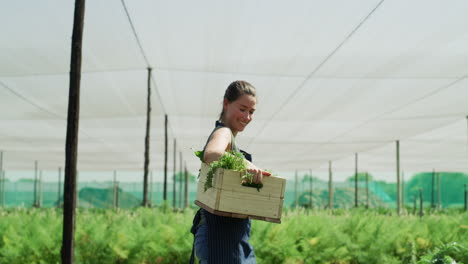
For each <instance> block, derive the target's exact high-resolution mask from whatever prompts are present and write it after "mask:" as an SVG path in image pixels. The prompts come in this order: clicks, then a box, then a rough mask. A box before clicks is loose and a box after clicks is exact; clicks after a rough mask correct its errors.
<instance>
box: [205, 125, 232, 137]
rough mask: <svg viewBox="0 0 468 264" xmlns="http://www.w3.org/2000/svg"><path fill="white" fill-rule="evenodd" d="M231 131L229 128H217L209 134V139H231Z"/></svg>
mask: <svg viewBox="0 0 468 264" xmlns="http://www.w3.org/2000/svg"><path fill="white" fill-rule="evenodd" d="M231 135H232V131H231V129H230V128H229V127H218V128H216V130H215V131H213V133H212V134H211V136H210V138H214V137H229V138H231Z"/></svg>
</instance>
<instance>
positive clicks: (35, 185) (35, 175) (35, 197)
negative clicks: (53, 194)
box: [33, 160, 38, 207]
mask: <svg viewBox="0 0 468 264" xmlns="http://www.w3.org/2000/svg"><path fill="white" fill-rule="evenodd" d="M37 178H38V174H37V160H36V161H34V201H33V207H37V205H38V204H37Z"/></svg>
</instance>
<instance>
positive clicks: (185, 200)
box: [184, 164, 188, 208]
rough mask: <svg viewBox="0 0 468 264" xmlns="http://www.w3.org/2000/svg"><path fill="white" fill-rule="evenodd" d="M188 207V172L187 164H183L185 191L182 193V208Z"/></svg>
mask: <svg viewBox="0 0 468 264" xmlns="http://www.w3.org/2000/svg"><path fill="white" fill-rule="evenodd" d="M187 206H188V171H187V164H185V191H184V208H187Z"/></svg>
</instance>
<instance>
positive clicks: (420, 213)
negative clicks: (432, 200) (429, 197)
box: [419, 188, 424, 217]
mask: <svg viewBox="0 0 468 264" xmlns="http://www.w3.org/2000/svg"><path fill="white" fill-rule="evenodd" d="M423 216H424V200H423V192H422V188H419V217H423Z"/></svg>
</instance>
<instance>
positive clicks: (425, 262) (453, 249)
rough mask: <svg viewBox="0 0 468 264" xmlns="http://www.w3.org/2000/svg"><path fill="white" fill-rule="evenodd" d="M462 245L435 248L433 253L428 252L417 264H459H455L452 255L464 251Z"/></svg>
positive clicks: (454, 244)
mask: <svg viewBox="0 0 468 264" xmlns="http://www.w3.org/2000/svg"><path fill="white" fill-rule="evenodd" d="M466 250H468V249H466V248H464V247H463V246H462V245H460V244H458V243H456V242H453V243H450V244H444V245H442V246H441V247H436V248H435V249H434V250H433V251H429V253H428V254H426V255H424V256H423V257H422V258H421V260H420V261H418V264H455V263H459V264H460V263H461V262H456V261H455V259H454V258H453V254H456V253H459V252H462V251H465V252H466Z"/></svg>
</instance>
